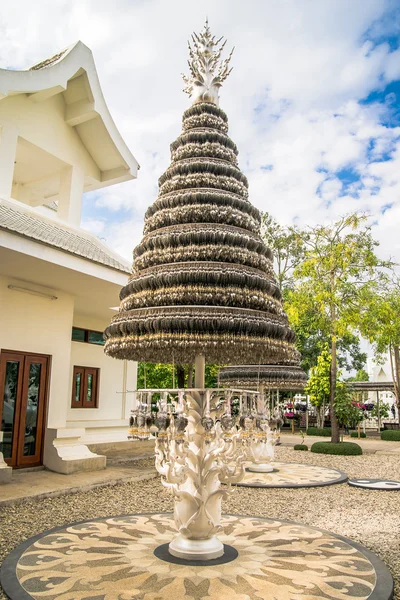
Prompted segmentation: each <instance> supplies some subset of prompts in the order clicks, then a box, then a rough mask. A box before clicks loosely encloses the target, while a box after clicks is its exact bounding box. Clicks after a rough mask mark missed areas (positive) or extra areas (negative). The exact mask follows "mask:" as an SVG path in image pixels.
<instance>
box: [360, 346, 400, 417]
mask: <svg viewBox="0 0 400 600" xmlns="http://www.w3.org/2000/svg"><path fill="white" fill-rule="evenodd" d="M384 358H385V361H384V362H383V363H382V364H378V363H377V362H376V360H375V359H374V357H368V359H367V373H368V376H369V381H371V382H388V381H390V382H391V383H392V382H393V375H392V369H391V366H390V359H389V355H386V356H385V357H384ZM377 394H378V395H379V402H380V403H382V402H384V403H385V404H389V407H390V411H389V417H388V418H385V419H384V421H398V416H397V415H398V411H397V407H396V398H395V395H394V393H393V392H391V391H389V390H383V391H376V392H369V393H368V401H369V402H374V403H375V402H376V400H377ZM392 407H393V408H392Z"/></svg>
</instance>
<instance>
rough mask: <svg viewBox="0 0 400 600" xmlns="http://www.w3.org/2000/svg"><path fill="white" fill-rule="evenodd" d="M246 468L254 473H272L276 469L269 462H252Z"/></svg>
mask: <svg viewBox="0 0 400 600" xmlns="http://www.w3.org/2000/svg"><path fill="white" fill-rule="evenodd" d="M246 468H247V470H248V471H251V472H252V473H272V471H274V467H273V466H272V465H271V464H268V463H260V464H257V463H251V464H249V465H247V467H246Z"/></svg>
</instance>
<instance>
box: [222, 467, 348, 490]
mask: <svg viewBox="0 0 400 600" xmlns="http://www.w3.org/2000/svg"><path fill="white" fill-rule="evenodd" d="M271 466H273V467H274V470H273V471H270V472H269V473H256V472H255V471H248V469H247V468H246V473H245V476H244V478H243V479H242V480H241V481H240V482H238V483H234V484H233V485H237V486H239V487H261V488H308V487H321V486H327V485H336V484H338V483H345V482H346V481H347V480H348V477H347V474H346V473H344V472H343V471H339V470H338V469H334V468H331V467H319V466H316V465H308V464H304V463H283V462H277V461H273V462H271Z"/></svg>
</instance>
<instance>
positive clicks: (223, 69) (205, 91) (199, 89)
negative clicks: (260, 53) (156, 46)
mask: <svg viewBox="0 0 400 600" xmlns="http://www.w3.org/2000/svg"><path fill="white" fill-rule="evenodd" d="M222 40H223V37H220V38H219V39H218V40H216V39H215V36H214V35H212V34H211V31H210V27H209V25H208V18H206V22H205V25H204V30H203V31H202V32H201V33H200V34H197V33H193V34H192V43H193V47H192V46H191V44H190V41H189V42H188V46H189V60H188V65H189V70H190V75H189V76H187V75H184V74H182V77H183V81H184V82H185V87H184V89H183V91H184V92H186V93H187V94H189V96H190V97H191V98H193V104H195V103H196V102H213V103H214V104H216V105H217V106H218V105H219V97H218V90H219V88H220V87H221V85H222V84H223V82H224V81H225V79H226V78H227V77H228V75H229V74H230V72H231V71H232V68H229V62H230V60H231V58H232V54H233V51H234V48H232V50H231V52H230V54H229V56H228V58H225V59H224V60H222V59H221V55H222V52H223V50H224V48H225V44H226V40H224V41H222ZM221 42H222V44H221ZM220 44H221V45H220Z"/></svg>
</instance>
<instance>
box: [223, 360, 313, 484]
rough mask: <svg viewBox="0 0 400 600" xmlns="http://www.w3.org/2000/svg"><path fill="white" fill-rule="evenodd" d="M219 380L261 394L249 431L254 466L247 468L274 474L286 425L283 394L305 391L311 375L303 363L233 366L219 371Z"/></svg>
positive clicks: (249, 447) (248, 447)
mask: <svg viewBox="0 0 400 600" xmlns="http://www.w3.org/2000/svg"><path fill="white" fill-rule="evenodd" d="M218 380H219V382H220V383H221V385H225V386H232V387H235V388H239V389H240V388H241V389H247V390H254V389H255V390H257V391H258V392H259V398H258V410H257V414H256V415H254V420H253V427H252V429H251V430H250V431H249V443H248V445H247V450H248V454H247V456H248V459H249V460H250V461H251V463H250V464H249V465H247V469H248V470H249V471H254V472H256V473H269V472H271V471H273V470H274V468H273V467H272V465H271V464H270V461H271V460H272V459H273V457H274V446H275V444H276V442H277V441H278V438H279V430H280V426H281V424H282V422H283V421H282V415H281V411H280V409H279V392H280V391H285V392H301V391H303V390H304V388H305V386H306V384H307V380H308V375H307V373H306V372H305V371H303V369H302V368H301V367H300V365H299V364H293V365H232V366H226V367H223V368H222V369H221V370H220V371H219V373H218ZM274 394H276V404H275V402H274Z"/></svg>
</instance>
